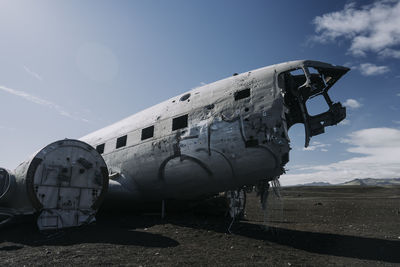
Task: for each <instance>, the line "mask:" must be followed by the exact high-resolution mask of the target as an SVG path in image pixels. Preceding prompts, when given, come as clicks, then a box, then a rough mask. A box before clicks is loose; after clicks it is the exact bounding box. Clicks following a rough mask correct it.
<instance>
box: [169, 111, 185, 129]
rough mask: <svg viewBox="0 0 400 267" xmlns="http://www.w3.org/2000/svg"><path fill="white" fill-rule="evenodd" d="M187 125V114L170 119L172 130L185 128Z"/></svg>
mask: <svg viewBox="0 0 400 267" xmlns="http://www.w3.org/2000/svg"><path fill="white" fill-rule="evenodd" d="M187 126H188V114H186V115H183V116H180V117H177V118H174V119H173V120H172V131H175V130H178V129H182V128H186V127H187Z"/></svg>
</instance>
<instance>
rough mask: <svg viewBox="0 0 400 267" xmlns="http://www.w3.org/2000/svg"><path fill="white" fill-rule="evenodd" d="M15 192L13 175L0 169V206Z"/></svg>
mask: <svg viewBox="0 0 400 267" xmlns="http://www.w3.org/2000/svg"><path fill="white" fill-rule="evenodd" d="M14 190H15V177H14V175H13V174H12V173H11V172H10V171H9V170H6V169H4V168H0V204H1V203H6V202H7V200H8V199H9V198H10V196H11V195H12V193H13V191H14Z"/></svg>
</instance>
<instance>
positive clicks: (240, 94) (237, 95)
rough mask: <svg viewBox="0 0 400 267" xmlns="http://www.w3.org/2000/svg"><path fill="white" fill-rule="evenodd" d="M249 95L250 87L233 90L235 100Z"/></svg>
mask: <svg viewBox="0 0 400 267" xmlns="http://www.w3.org/2000/svg"><path fill="white" fill-rule="evenodd" d="M247 97H250V88H246V89H243V90H240V91H237V92H235V101H237V100H239V99H243V98H247Z"/></svg>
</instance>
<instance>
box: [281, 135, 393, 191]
mask: <svg viewBox="0 0 400 267" xmlns="http://www.w3.org/2000/svg"><path fill="white" fill-rule="evenodd" d="M341 142H342V143H345V144H347V145H349V148H348V149H347V152H350V153H355V154H358V155H357V156H354V157H352V158H350V159H347V160H343V161H338V162H335V163H331V164H327V165H318V166H311V167H304V168H298V169H292V171H295V172H297V173H296V174H291V173H290V172H289V173H288V174H285V175H283V176H282V178H281V182H282V183H283V184H298V183H307V182H312V181H325V182H330V183H341V182H344V181H347V180H351V179H355V178H397V177H399V174H400V130H399V129H395V128H370V129H363V130H359V131H356V132H353V133H351V134H349V135H348V136H347V138H346V139H343V140H342V141H341Z"/></svg>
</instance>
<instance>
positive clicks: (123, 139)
mask: <svg viewBox="0 0 400 267" xmlns="http://www.w3.org/2000/svg"><path fill="white" fill-rule="evenodd" d="M126 139H127V136H126V135H124V136H121V137H118V139H117V145H116V147H115V148H120V147H123V146H126Z"/></svg>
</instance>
